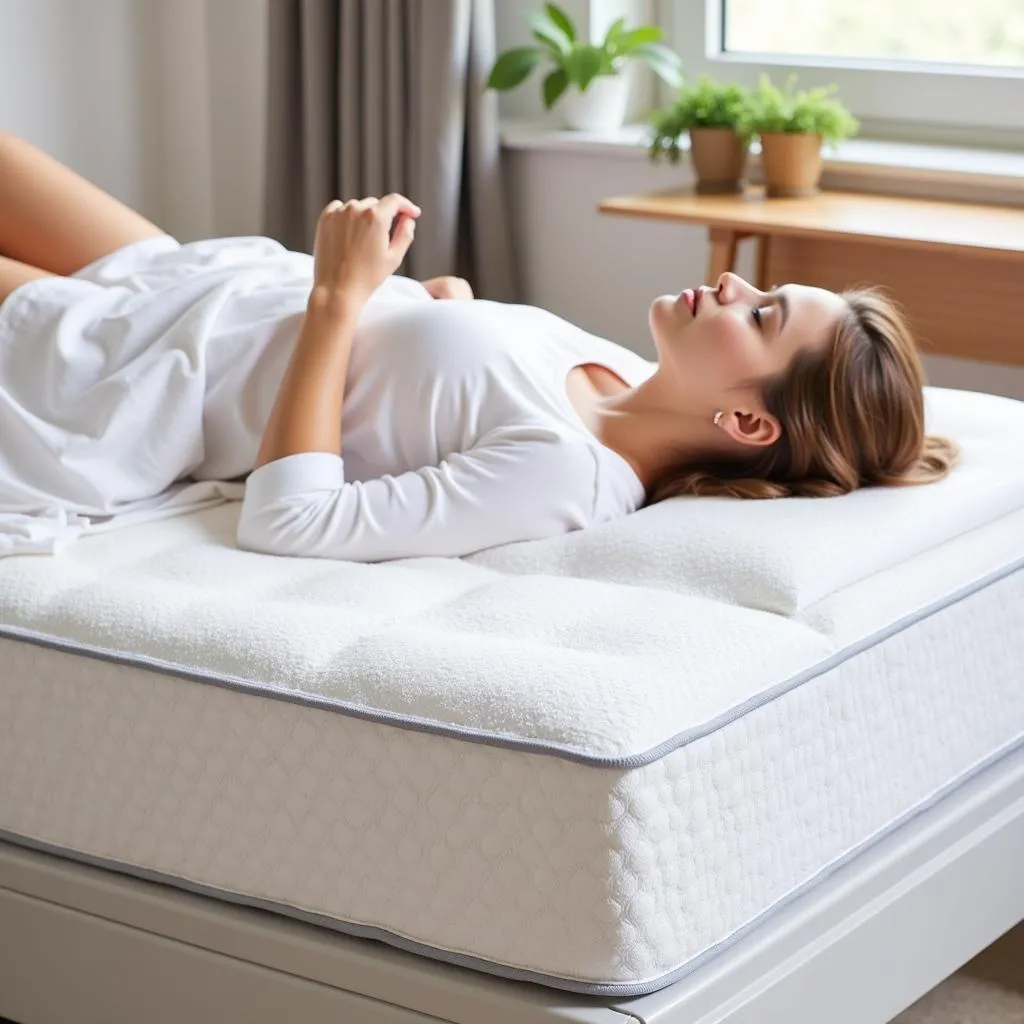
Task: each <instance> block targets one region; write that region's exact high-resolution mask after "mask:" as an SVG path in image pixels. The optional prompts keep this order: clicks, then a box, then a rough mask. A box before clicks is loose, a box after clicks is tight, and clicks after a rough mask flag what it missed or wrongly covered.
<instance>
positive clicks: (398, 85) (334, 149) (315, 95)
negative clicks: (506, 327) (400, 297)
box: [266, 0, 516, 301]
mask: <svg viewBox="0 0 1024 1024" xmlns="http://www.w3.org/2000/svg"><path fill="white" fill-rule="evenodd" d="M493 2H494V0H270V53H269V61H270V68H269V72H270V74H269V88H270V93H269V103H268V117H269V119H270V120H269V125H268V133H267V146H268V154H267V156H268V164H267V193H266V225H267V233H268V234H269V235H270V236H271V237H274V238H277V239H278V240H279V241H281V242H282V243H283V244H284V245H286V246H288V247H289V248H291V249H295V250H299V251H305V252H311V251H312V246H313V237H314V231H315V227H316V220H317V217H318V215H319V213H320V211H321V210H322V209H323V207H324V206H325V205H326V204H327V203H328V202H329V201H330V200H331V199H334V198H340V199H356V198H361V197H363V196H369V195H375V196H382V195H385V194H386V193H388V192H401V193H403V194H405V195H407V196H408V197H409V198H410V199H412V200H413V202H415V203H417V204H418V205H419V206H421V207H422V209H423V215H422V216H421V218H420V222H419V223H418V224H417V226H416V241H415V242H414V243H413V247H412V250H411V251H410V253H409V257H408V258H407V260H406V262H405V264H404V265H403V267H402V271H401V272H402V273H404V274H407V275H408V276H410V277H415V278H419V279H421V280H422V279H424V278H428V277H436V276H439V275H442V274H458V275H459V276H461V277H465V278H467V279H468V280H469V281H470V283H471V284H472V285H473V287H474V290H475V291H476V294H477V295H478V296H480V297H486V298H491V299H501V300H505V301H512V300H515V298H516V286H515V281H514V275H513V264H512V256H511V247H510V242H509V233H508V226H507V218H506V213H505V195H504V190H503V187H502V181H501V164H500V148H499V139H498V124H497V103H496V98H495V95H494V94H493V93H485V92H484V88H483V87H484V83H485V81H486V78H487V74H488V72H489V71H490V68H491V65H492V63H493V60H494V55H495V43H494V11H493Z"/></svg>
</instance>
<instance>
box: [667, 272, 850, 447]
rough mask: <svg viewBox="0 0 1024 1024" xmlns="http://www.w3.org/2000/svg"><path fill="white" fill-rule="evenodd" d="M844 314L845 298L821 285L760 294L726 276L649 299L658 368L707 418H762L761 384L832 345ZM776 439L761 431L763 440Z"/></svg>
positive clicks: (689, 404) (682, 397)
mask: <svg viewBox="0 0 1024 1024" xmlns="http://www.w3.org/2000/svg"><path fill="white" fill-rule="evenodd" d="M846 311H847V305H846V302H845V300H843V299H842V298H840V297H839V296H838V295H836V294H835V293H834V292H830V291H826V290H825V289H823V288H811V287H808V286H806V285H799V284H787V285H783V286H782V287H780V288H774V289H772V290H771V291H768V292H762V291H759V290H758V289H757V288H755V287H753V285H751V284H748V283H747V282H746V281H744V280H743V278H741V277H737V276H736V275H735V274H731V273H726V274H723V275H722V276H721V277H720V278H719V281H718V288H717V289H715V288H709V287H707V286H704V287H701V288H698V289H689V288H687V289H686V290H685V291H683V292H681V293H680V294H679V295H678V296H674V295H662V296H660V297H659V298H657V299H655V300H654V302H653V303H652V304H651V309H650V314H649V320H650V326H651V333H652V335H653V336H654V342H655V345H656V346H657V349H658V356H659V358H658V363H659V370H658V372H659V373H660V374H661V375H662V377H663V380H664V381H665V382H666V383H667V384H668V386H669V387H670V388H671V390H672V393H673V394H678V395H679V400H680V402H681V403H684V402H685V403H686V404H685V406H684V407H686V408H692V409H694V410H697V411H699V412H700V413H701V415H704V414H705V412H707V414H708V415H714V411H716V410H718V409H724V410H726V411H727V412H728V413H729V414H730V415H733V414H734V413H742V414H745V415H747V416H749V417H756V416H758V415H761V416H764V415H765V411H764V409H763V408H762V407H761V401H760V390H761V388H760V382H761V381H763V380H764V379H765V378H766V377H771V376H774V375H775V374H777V373H780V372H781V371H783V370H785V369H786V367H787V366H789V364H790V362H791V361H792V359H793V357H794V356H795V355H796V354H797V352H799V351H801V350H804V349H811V348H818V347H822V346H824V345H825V344H827V343H828V339H829V338H830V337H832V335H833V333H834V330H835V327H836V325H837V324H838V322H839V320H840V318H841V317H842V316H843V315H844V313H845V312H846ZM769 418H770V417H769ZM728 426H729V427H737V428H738V427H740V426H742V423H732V424H729V425H728ZM774 426H775V427H776V428H777V427H778V424H774ZM731 432H732V431H731V430H730V433H731ZM777 436H778V433H777V430H773V431H772V436H771V437H770V438H769V437H768V436H767V434H763V435H759V437H760V440H759V441H758V443H764V444H768V443H771V442H772V441H774V440H775V438H776V437H777ZM739 439H744V440H754V438H753V437H750V438H747V437H741V438H739Z"/></svg>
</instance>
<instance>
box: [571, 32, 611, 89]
mask: <svg viewBox="0 0 1024 1024" xmlns="http://www.w3.org/2000/svg"><path fill="white" fill-rule="evenodd" d="M603 66H604V51H603V50H602V49H601V47H600V46H594V45H593V44H587V45H585V46H577V47H576V48H575V49H574V50H573V51H572V53H571V54H569V57H568V59H567V60H566V62H565V70H566V71H567V72H568V74H569V81H570V82H572V83H573V84H575V85H577V86H578V87H579V90H580V92H585V91H586V88H587V86H588V85H590V83H591V82H592V81H593V80H594V79H595V78H596V77H597V76H598V75H599V74H600V73H601V68H602V67H603Z"/></svg>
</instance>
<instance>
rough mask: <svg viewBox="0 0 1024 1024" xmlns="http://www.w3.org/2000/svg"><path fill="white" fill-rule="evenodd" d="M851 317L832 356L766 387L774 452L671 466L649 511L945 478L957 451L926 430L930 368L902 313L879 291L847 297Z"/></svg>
mask: <svg viewBox="0 0 1024 1024" xmlns="http://www.w3.org/2000/svg"><path fill="white" fill-rule="evenodd" d="M842 298H844V299H845V300H846V303H847V306H848V308H849V309H848V313H847V314H846V316H844V317H843V319H842V320H841V322H840V323H839V325H838V327H837V329H836V333H835V337H834V339H833V341H832V343H831V344H830V345H828V346H826V348H825V349H824V350H822V351H814V352H811V351H806V350H805V351H802V352H799V353H797V355H796V356H795V357H794V358H793V360H792V362H791V363H790V365H789V366H788V367H787V368H786V370H785V371H783V372H782V373H781V374H778V375H777V376H775V377H771V378H769V379H768V380H766V381H765V382H764V391H763V399H764V405H765V408H766V409H767V410H768V411H769V412H770V413H771V414H772V415H773V416H775V417H776V418H777V419H778V420H779V422H780V423H781V424H782V436H781V437H780V438H779V440H778V441H776V442H775V443H774V444H773V445H769V446H766V447H764V448H756V449H754V450H753V451H752V453H751V454H750V455H749V456H744V457H741V458H738V459H737V458H730V457H725V456H722V457H714V458H708V459H703V460H697V461H694V460H693V459H692V458H690V459H688V460H686V462H685V463H677V464H676V465H675V466H672V467H670V468H669V469H668V470H667V471H666V472H665V473H663V474H662V475H661V477H660V478H659V479H657V480H655V481H654V482H653V483H652V484H651V486H650V487H649V488H648V490H647V497H646V501H645V504H648V505H650V504H653V503H654V502H657V501H662V500H664V499H665V498H672V497H675V496H676V495H680V494H690V495H695V494H701V495H724V496H728V497H734V498H786V497H791V496H799V497H808V498H819V497H831V496H834V495H838V494H846V493H847V492H849V491H852V490H855V489H856V488H858V487H866V486H873V485H899V486H905V485H909V484H926V483H931V482H933V481H935V480H941V479H942V478H943V477H945V476H946V475H947V474H948V473H949V471H950V469H952V467H953V465H954V464H955V462H956V461H957V458H958V457H959V449H958V448H957V446H956V445H955V444H954V443H953V442H952V441H950V440H949V439H948V438H944V437H927V436H925V432H924V393H923V391H922V388H923V387H924V382H925V380H924V370H923V368H922V366H921V361H920V359H919V358H918V355H917V348H916V346H915V344H914V338H913V335H912V334H911V332H910V327H909V325H908V324H907V321H906V319H905V318H904V316H903V314H902V313H901V312H900V310H899V309H898V308H897V307H896V305H895V304H894V303H893V302H892V301H891V300H889V299H888V298H886V297H885V296H884V295H882V294H881V293H879V292H877V291H875V290H873V289H857V290H855V291H848V292H843V293H842Z"/></svg>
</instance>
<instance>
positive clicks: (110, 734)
mask: <svg viewBox="0 0 1024 1024" xmlns="http://www.w3.org/2000/svg"><path fill="white" fill-rule="evenodd" d="M928 400H929V405H928V411H929V422H930V426H931V428H932V429H933V430H936V431H943V432H946V433H949V434H951V435H952V436H954V437H955V438H956V439H957V440H958V441H959V442H960V443H961V445H962V447H963V450H964V461H963V464H962V466H961V467H960V468H959V469H958V470H957V471H956V472H955V473H954V474H953V476H952V477H951V478H950V479H949V480H947V481H945V482H943V483H941V484H937V485H932V486H930V487H926V488H914V489H908V490H904V491H895V490H892V491H871V492H861V493H858V494H854V495H849V496H846V497H843V498H838V499H828V500H818V501H799V500H788V501H783V502H730V501H727V500H724V499H723V500H718V499H693V500H689V499H676V500H673V501H671V502H667V503H664V504H662V505H659V506H655V507H653V508H651V509H645V510H643V511H642V512H640V513H637V514H636V515H633V516H630V517H628V518H627V519H625V520H621V521H619V522H617V523H611V524H607V525H606V526H603V527H600V528H596V529H593V530H588V531H582V532H581V533H578V534H573V535H569V536H567V537H561V538H554V539H552V540H548V541H537V542H531V543H527V544H517V545H509V546H507V547H503V548H497V549H493V550H491V551H488V552H482V553H480V554H478V555H474V556H471V557H469V558H466V559H410V560H406V561H401V562H394V563H388V564H381V565H357V564H346V563H337V562H326V561H321V560H316V559H285V558H275V557H273V556H265V555H258V554H254V553H251V552H242V551H238V550H237V549H236V548H235V547H234V544H233V541H232V538H233V536H234V528H235V522H236V519H237V512H238V505H237V503H231V504H228V505H223V506H220V507H217V508H213V509H208V510H206V511H202V512H195V513H191V514H188V515H183V516H179V517H177V518H170V519H167V520H164V521H161V522H155V523H147V524H144V525H137V526H134V527H129V528H124V529H121V530H118V531H111V532H109V533H101V534H96V535H93V536H88V537H85V538H83V539H82V540H81V542H80V543H79V544H77V545H76V546H74V547H73V548H71V549H69V550H67V551H66V552H65V553H63V554H62V555H60V556H58V557H56V558H52V557H49V556H45V557H41V556H25V557H14V558H8V559H5V560H3V561H2V562H0V837H2V838H4V839H6V840H8V841H11V842H16V843H21V844H25V845H29V846H36V847H38V848H41V849H45V850H49V851H52V852H58V853H61V854H64V855H66V856H69V857H74V858H78V859H83V860H87V861H90V862H92V863H98V864H101V865H104V866H107V867H111V868H114V869H116V870H120V871H125V872H129V873H132V874H137V875H141V876H144V877H148V878H155V879H158V880H161V881H165V882H168V883H170V884H174V885H178V886H183V887H186V888H190V889H194V890H197V891H200V892H205V893H208V894H211V895H214V896H216V897H218V898H221V899H225V900H233V901H238V902H243V903H250V904H253V905H257V906H261V907H264V908H267V909H271V910H275V911H278V912H280V913H283V914H289V915H292V916H295V917H299V918H303V919H306V920H310V921H314V922H316V923H319V924H323V925H325V926H328V927H331V928H335V929H338V930H339V931H343V932H349V933H352V934H355V935H360V936H364V937H370V938H376V939H380V940H382V941H385V942H388V943H391V944H393V945H396V946H399V947H401V948H404V949H408V950H411V951H413V952H416V953H419V954H422V955H425V956H429V957H434V958H437V959H440V960H445V961H448V962H451V963H456V964H460V965H463V966H466V967H469V968H474V969H477V970H481V971H486V972H490V973H493V974H497V975H501V976H504V977H508V978H517V979H526V980H531V981H535V982H538V983H540V984H545V985H550V986H554V987H558V988H563V989H569V990H573V991H578V992H584V993H592V994H598V995H616V996H628V995H638V994H643V993H647V992H651V991H654V990H656V989H658V988H661V987H664V986H666V985H668V984H670V983H671V982H673V981H674V980H676V979H677V978H679V977H681V976H682V975H683V974H684V973H687V972H689V971H692V970H694V969H695V968H698V967H699V966H700V965H701V964H702V963H703V962H704V961H706V960H707V959H709V958H711V957H713V956H714V955H715V954H716V953H717V952H719V951H721V950H722V949H724V948H726V947H727V946H728V945H729V944H731V943H733V942H735V941H736V939H737V938H738V937H740V936H742V935H743V934H745V933H746V932H748V931H750V930H751V929H753V928H756V927H757V925H758V923H759V922H760V921H762V920H763V919H764V918H765V917H766V916H767V915H769V914H771V913H772V912H773V911H774V910H775V909H777V908H778V907H779V906H781V905H782V904H783V903H785V902H786V901H788V900H790V899H792V898H794V897H795V896H798V895H801V894H806V896H805V898H808V899H810V898H813V890H814V886H815V883H816V882H818V881H820V880H821V879H822V878H824V877H825V876H826V875H827V874H828V873H829V872H830V871H832V870H834V869H835V868H836V867H837V866H838V865H839V864H841V863H843V862H845V861H846V860H848V859H849V858H851V857H853V856H856V854H857V853H858V852H859V851H861V850H863V849H865V848H866V847H867V846H869V845H870V844H871V843H872V842H873V841H875V840H876V839H877V838H879V837H880V836H881V835H883V834H886V833H888V832H891V831H892V830H894V829H898V827H899V825H900V824H901V823H902V822H904V821H906V820H907V819H908V818H910V817H911V816H913V815H914V814H915V813H917V812H919V811H920V810H921V809H923V808H924V807H926V806H928V805H930V804H931V803H932V802H934V801H935V800H937V799H939V798H941V796H942V795H943V794H944V793H946V792H948V791H949V790H951V789H952V788H953V787H955V786H956V785H958V784H959V783H961V782H962V781H963V780H965V779H966V778H968V777H970V776H971V775H972V774H973V773H974V772H976V771H978V770H979V769H980V768H982V767H984V766H986V765H988V764H990V763H992V762H994V761H995V760H997V759H998V758H1000V757H1001V756H1004V755H1005V754H1007V753H1008V752H1010V751H1011V750H1013V749H1015V748H1016V747H1017V746H1018V745H1020V743H1021V742H1022V740H1024V670H1022V667H1021V666H1022V664H1024V572H1022V571H1021V569H1022V568H1024V454H1022V453H1024V405H1022V404H1021V403H1016V402H1012V401H1010V400H1007V399H999V398H994V397H991V396H982V395H974V394H970V393H965V392H953V391H939V390H931V391H929V395H928Z"/></svg>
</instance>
